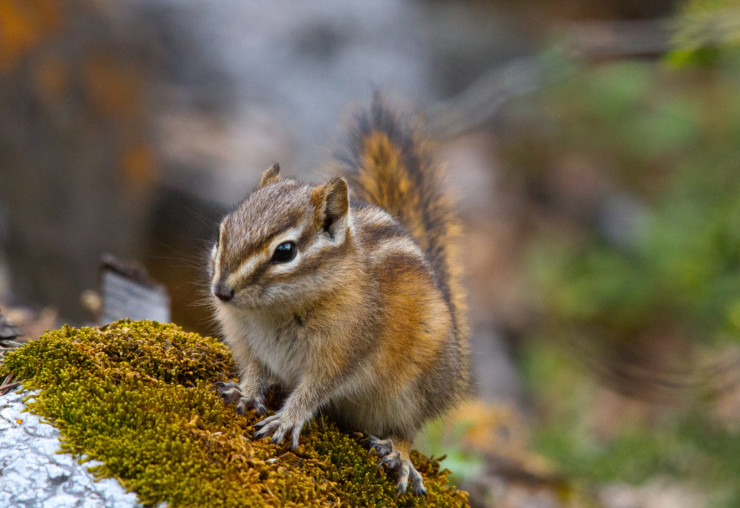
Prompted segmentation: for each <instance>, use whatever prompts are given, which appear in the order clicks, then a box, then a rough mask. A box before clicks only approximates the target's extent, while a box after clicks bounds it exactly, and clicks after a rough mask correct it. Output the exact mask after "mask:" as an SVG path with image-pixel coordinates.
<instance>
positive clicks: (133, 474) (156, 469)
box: [0, 321, 467, 507]
mask: <svg viewBox="0 0 740 508" xmlns="http://www.w3.org/2000/svg"><path fill="white" fill-rule="evenodd" d="M234 372H235V365H234V362H233V359H232V357H231V353H230V351H229V349H228V348H227V347H225V346H224V345H223V344H221V343H220V342H218V341H217V340H215V339H213V338H210V337H201V336H199V335H197V334H194V333H187V332H184V331H183V330H182V329H180V328H178V327H177V326H174V325H170V324H160V323H156V322H152V321H134V322H132V321H118V322H115V323H112V324H110V325H108V326H107V327H103V328H79V329H77V328H72V327H69V326H65V327H63V328H61V329H59V330H55V331H50V332H47V333H45V334H44V335H42V336H41V337H40V338H39V339H37V340H35V341H32V342H30V343H28V344H26V345H25V346H24V347H22V348H21V349H19V350H17V351H14V352H12V353H10V354H8V355H7V356H6V357H5V360H4V363H3V364H2V365H0V379H1V378H2V377H4V376H5V375H7V374H10V373H14V374H15V375H16V377H18V378H21V379H23V380H24V382H23V385H24V387H25V388H27V389H35V390H39V392H38V395H35V396H34V397H33V399H32V400H29V401H28V402H27V403H28V409H29V410H30V411H31V412H33V413H36V414H38V415H40V416H42V417H44V418H46V419H47V420H48V421H50V422H51V423H53V424H54V425H55V426H56V427H58V428H59V429H60V431H61V439H62V448H63V450H64V451H66V452H69V453H72V454H75V455H76V456H78V457H80V458H81V459H82V460H90V459H94V460H98V461H100V462H102V465H98V466H94V467H92V468H91V471H92V472H93V474H94V475H96V476H98V477H115V478H117V479H118V480H119V481H120V483H121V484H122V485H123V486H124V487H125V488H127V489H131V490H133V491H135V492H136V494H137V495H138V497H139V501H140V502H141V503H143V504H147V505H149V504H152V505H153V504H157V503H160V502H166V503H169V504H170V505H171V506H209V507H220V506H224V507H227V506H278V505H279V506H340V505H354V506H423V505H426V504H428V505H429V506H467V494H466V493H464V492H462V491H459V490H457V489H455V488H454V487H453V486H451V485H449V484H448V481H447V471H446V470H444V471H440V466H439V463H438V462H436V461H434V460H431V459H428V458H426V457H424V456H422V455H421V454H419V453H416V452H413V453H412V460H413V462H414V465H415V466H416V468H417V469H418V470H419V472H421V474H422V475H423V476H424V482H425V485H426V488H427V490H428V493H429V494H428V496H427V497H426V498H424V497H416V496H413V495H412V494H411V493H406V494H404V495H402V496H400V497H396V492H395V491H396V485H395V480H394V478H393V476H394V475H388V474H386V472H384V471H381V470H379V469H378V458H377V457H376V456H375V455H374V452H373V453H368V451H367V450H366V449H365V448H364V447H362V446H361V444H360V443H359V440H358V439H359V438H358V437H357V436H355V435H348V434H346V433H343V432H340V431H339V430H338V429H337V427H336V426H335V425H334V424H333V423H332V422H331V421H329V420H328V419H326V418H323V417H322V418H318V419H317V420H315V421H314V422H313V423H312V424H310V425H308V426H307V427H306V429H305V430H304V432H303V433H302V435H301V444H300V445H299V446H298V448H297V449H296V450H291V449H290V448H289V447H288V446H287V445H281V446H277V445H273V444H271V443H270V442H269V441H268V440H267V439H263V440H253V439H252V437H251V436H252V435H253V431H254V429H253V425H254V424H255V423H256V422H257V421H258V418H257V416H256V415H255V414H254V413H253V412H248V413H247V414H246V415H237V414H235V411H234V407H233V406H228V405H226V404H224V403H223V402H222V401H221V400H220V398H219V396H218V394H217V393H216V392H215V391H214V389H213V383H215V382H218V381H229V380H233V379H234V377H233V375H234Z"/></svg>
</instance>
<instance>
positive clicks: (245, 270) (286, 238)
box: [226, 227, 303, 287]
mask: <svg viewBox="0 0 740 508" xmlns="http://www.w3.org/2000/svg"><path fill="white" fill-rule="evenodd" d="M302 232H303V228H300V227H295V228H291V229H288V230H287V231H285V232H284V233H282V234H281V235H279V236H276V237H275V239H274V240H273V241H272V242H270V247H269V248H268V249H267V250H266V251H263V252H260V253H259V254H254V255H252V256H250V257H249V258H247V259H246V260H245V261H244V262H242V263H241V264H240V265H239V267H238V268H237V269H236V270H234V272H233V273H231V274H230V275H229V276H228V277H227V278H226V282H227V283H228V284H230V285H232V286H234V287H236V286H237V285H238V284H239V281H242V280H244V279H246V278H247V277H249V276H250V275H251V274H252V273H253V272H254V270H255V269H256V268H257V267H258V266H260V265H262V264H264V263H267V262H269V261H270V258H272V255H273V254H274V253H275V249H276V248H277V247H278V245H280V244H283V243H285V242H294V243H296V244H297V243H298V238H299V237H300V235H301V233H302ZM300 257H301V256H300V251H298V253H297V254H296V257H295V258H294V259H293V260H291V261H289V262H286V263H280V264H276V265H274V266H273V267H271V270H270V271H272V272H276V273H283V272H285V271H287V270H286V269H285V268H286V267H289V266H290V267H292V266H295V265H296V262H297V260H298V259H299V258H300ZM279 267H283V268H282V269H281V268H279Z"/></svg>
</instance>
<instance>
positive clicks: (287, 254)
mask: <svg viewBox="0 0 740 508" xmlns="http://www.w3.org/2000/svg"><path fill="white" fill-rule="evenodd" d="M297 252H298V249H297V248H296V246H295V242H283V243H281V244H280V245H278V246H277V247H276V248H275V252H273V254H272V259H270V261H272V262H273V263H287V262H288V261H293V259H294V258H295V255H296V253H297Z"/></svg>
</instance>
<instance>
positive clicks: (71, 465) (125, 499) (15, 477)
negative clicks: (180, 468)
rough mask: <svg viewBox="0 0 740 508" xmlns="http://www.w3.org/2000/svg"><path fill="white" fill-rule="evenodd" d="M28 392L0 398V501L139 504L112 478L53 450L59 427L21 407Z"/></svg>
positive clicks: (104, 507) (99, 507)
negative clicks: (95, 475) (96, 475)
mask: <svg viewBox="0 0 740 508" xmlns="http://www.w3.org/2000/svg"><path fill="white" fill-rule="evenodd" d="M27 395H28V393H27V392H24V393H20V392H19V391H17V390H16V391H13V392H10V393H8V394H7V395H4V396H2V397H0V471H1V472H2V474H0V506H3V507H8V508H36V507H39V508H41V507H43V508H57V507H59V508H61V507H64V508H70V507H75V508H77V507H81V508H108V507H113V508H128V507H138V506H140V505H139V504H138V503H137V502H136V495H135V494H133V493H127V492H126V491H125V489H124V488H123V487H121V485H120V484H119V483H118V482H117V481H116V480H114V479H111V478H106V479H102V480H99V481H95V479H94V478H93V476H92V474H90V472H89V471H88V467H90V466H91V465H95V463H94V462H88V463H86V464H78V463H77V461H76V460H75V458H74V457H72V456H71V455H69V454H63V453H62V454H60V453H57V452H58V451H59V449H60V447H59V430H57V429H56V428H54V427H53V426H51V425H49V424H48V423H43V422H41V420H40V419H39V417H38V416H36V415H33V414H31V413H27V412H25V413H24V412H22V411H23V409H24V408H25V404H24V403H23V402H22V399H24V398H25V397H26V396H27Z"/></svg>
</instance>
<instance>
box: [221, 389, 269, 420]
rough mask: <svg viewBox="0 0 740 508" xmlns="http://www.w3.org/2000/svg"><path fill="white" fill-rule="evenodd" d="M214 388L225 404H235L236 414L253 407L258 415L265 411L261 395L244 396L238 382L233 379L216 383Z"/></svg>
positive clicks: (243, 412) (241, 413)
mask: <svg viewBox="0 0 740 508" xmlns="http://www.w3.org/2000/svg"><path fill="white" fill-rule="evenodd" d="M216 390H217V391H218V393H219V395H220V396H221V400H223V401H224V402H225V403H226V404H236V412H237V414H240V415H243V414H245V413H246V412H247V410H248V409H254V410H255V411H256V412H257V414H258V415H264V414H265V413H267V408H265V405H264V403H263V400H262V398H261V397H245V396H244V395H243V394H242V390H241V388H240V387H239V384H237V383H235V382H234V381H230V382H228V383H223V382H218V383H216Z"/></svg>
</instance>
